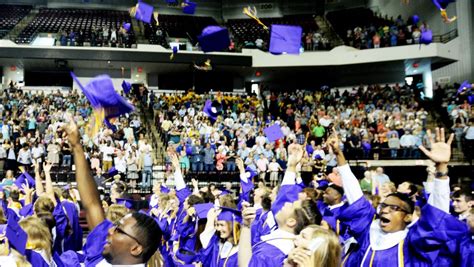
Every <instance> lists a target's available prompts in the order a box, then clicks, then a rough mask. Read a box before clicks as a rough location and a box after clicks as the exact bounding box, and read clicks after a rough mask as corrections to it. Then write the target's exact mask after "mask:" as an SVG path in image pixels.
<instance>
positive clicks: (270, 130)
mask: <svg viewBox="0 0 474 267" xmlns="http://www.w3.org/2000/svg"><path fill="white" fill-rule="evenodd" d="M263 132H264V133H265V135H266V136H267V138H268V140H269V141H270V142H273V141H276V140H278V139H281V138H283V137H285V135H284V134H283V132H282V131H281V127H280V125H278V124H274V125H272V126H269V127H267V128H265V129H264V130H263Z"/></svg>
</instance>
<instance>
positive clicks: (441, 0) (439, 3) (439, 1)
mask: <svg viewBox="0 0 474 267" xmlns="http://www.w3.org/2000/svg"><path fill="white" fill-rule="evenodd" d="M432 1H433V4H434V5H435V6H436V7H437V8H438V9H446V8H447V7H448V5H449V4H450V3H454V2H456V0H432Z"/></svg>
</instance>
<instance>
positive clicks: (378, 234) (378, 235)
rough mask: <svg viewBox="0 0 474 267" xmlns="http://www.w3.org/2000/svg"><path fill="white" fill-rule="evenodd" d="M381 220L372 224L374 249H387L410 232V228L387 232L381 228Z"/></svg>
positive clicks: (371, 236)
mask: <svg viewBox="0 0 474 267" xmlns="http://www.w3.org/2000/svg"><path fill="white" fill-rule="evenodd" d="M379 223H380V220H375V221H373V222H372V224H371V225H370V246H371V247H372V249H373V250H385V249H389V248H392V247H394V246H396V245H397V244H398V243H400V241H402V240H403V239H404V238H405V237H406V236H407V234H408V228H405V229H404V230H401V231H398V232H395V233H385V232H384V231H382V229H381V228H380V224H379Z"/></svg>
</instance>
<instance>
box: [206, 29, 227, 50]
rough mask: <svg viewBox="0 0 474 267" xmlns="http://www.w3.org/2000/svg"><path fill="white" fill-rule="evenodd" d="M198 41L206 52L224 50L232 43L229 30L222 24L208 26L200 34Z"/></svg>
mask: <svg viewBox="0 0 474 267" xmlns="http://www.w3.org/2000/svg"><path fill="white" fill-rule="evenodd" d="M198 41H199V45H200V46H201V50H202V51H204V52H212V51H222V50H224V49H227V48H228V47H229V45H230V38H229V31H228V30H227V28H225V27H221V26H207V27H206V28H204V29H203V30H202V33H201V35H199V36H198Z"/></svg>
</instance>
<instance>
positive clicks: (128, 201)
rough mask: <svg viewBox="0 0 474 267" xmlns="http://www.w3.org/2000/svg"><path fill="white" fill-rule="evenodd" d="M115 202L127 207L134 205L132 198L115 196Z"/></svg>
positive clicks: (130, 207)
mask: <svg viewBox="0 0 474 267" xmlns="http://www.w3.org/2000/svg"><path fill="white" fill-rule="evenodd" d="M116 201H117V204H118V205H123V206H125V207H126V208H127V209H132V208H133V206H134V202H135V201H133V199H126V198H117V200H116Z"/></svg>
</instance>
